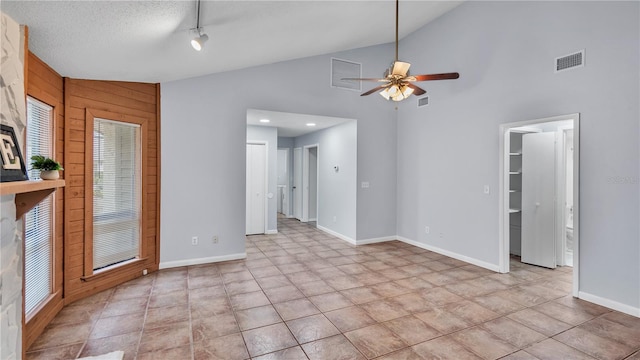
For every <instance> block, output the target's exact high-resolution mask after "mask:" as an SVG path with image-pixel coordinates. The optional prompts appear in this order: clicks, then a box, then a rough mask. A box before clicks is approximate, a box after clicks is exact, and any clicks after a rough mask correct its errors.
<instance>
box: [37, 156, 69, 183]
mask: <svg viewBox="0 0 640 360" xmlns="http://www.w3.org/2000/svg"><path fill="white" fill-rule="evenodd" d="M31 167H32V168H33V169H36V170H40V178H41V179H42V180H56V179H58V178H60V172H59V171H58V170H64V169H63V168H62V165H60V163H59V162H57V161H55V160H53V159H51V158H48V157H44V156H42V155H34V156H32V157H31Z"/></svg>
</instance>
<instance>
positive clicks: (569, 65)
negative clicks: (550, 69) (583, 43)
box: [555, 50, 584, 72]
mask: <svg viewBox="0 0 640 360" xmlns="http://www.w3.org/2000/svg"><path fill="white" fill-rule="evenodd" d="M583 66H584V50H580V51H578V52H575V53H573V54H569V55H565V56H561V57H558V58H556V60H555V72H560V71H565V70H569V69H575V68H579V67H583Z"/></svg>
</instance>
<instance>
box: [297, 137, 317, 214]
mask: <svg viewBox="0 0 640 360" xmlns="http://www.w3.org/2000/svg"><path fill="white" fill-rule="evenodd" d="M302 154H303V155H302V220H301V221H302V222H309V221H316V220H317V218H318V170H319V169H318V144H313V145H307V146H305V147H304V148H303V153H302Z"/></svg>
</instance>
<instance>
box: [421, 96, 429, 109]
mask: <svg viewBox="0 0 640 360" xmlns="http://www.w3.org/2000/svg"><path fill="white" fill-rule="evenodd" d="M427 105H429V97H428V96H423V97H421V98H419V99H418V107H423V106H427Z"/></svg>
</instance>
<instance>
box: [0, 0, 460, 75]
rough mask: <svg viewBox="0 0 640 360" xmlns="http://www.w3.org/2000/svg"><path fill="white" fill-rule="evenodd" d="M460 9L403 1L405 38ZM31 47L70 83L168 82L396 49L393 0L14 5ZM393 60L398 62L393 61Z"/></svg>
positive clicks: (10, 7)
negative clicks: (201, 41)
mask: <svg viewBox="0 0 640 360" xmlns="http://www.w3.org/2000/svg"><path fill="white" fill-rule="evenodd" d="M458 4H460V2H459V1H401V2H400V36H401V37H402V36H404V35H406V34H409V33H411V32H413V31H415V30H417V29H418V28H420V27H421V26H423V25H424V24H426V23H427V22H429V21H431V20H433V19H434V18H436V17H438V16H440V15H442V14H443V13H445V12H446V11H448V10H450V9H452V8H453V7H455V6H457V5H458ZM0 9H1V10H2V12H4V13H6V14H8V15H9V16H11V17H12V18H13V19H14V20H16V21H17V22H19V23H20V24H26V25H28V26H29V47H30V49H31V50H32V51H33V52H34V53H35V54H36V55H38V56H39V57H40V58H41V59H42V60H44V61H45V62H46V63H47V64H49V65H50V66H51V67H52V68H54V69H55V70H56V71H58V72H59V73H60V74H61V75H63V76H68V77H73V78H82V79H101V80H123V81H142V82H164V81H170V80H176V79H183V78H189V77H195V76H200V75H205V74H211V73H216V72H222V71H228V70H234V69H241V68H246V67H250V66H255V65H262V64H269V63H274V62H278V61H284V60H290V59H296V58H302V57H307V56H313V55H320V54H327V53H332V52H336V51H342V50H349V49H355V48H359V47H364V46H371V45H377V44H383V43H388V42H392V41H393V39H394V26H395V25H394V24H395V23H394V18H395V14H394V11H395V5H394V2H393V1H389V0H377V1H324V0H318V1H202V5H201V9H202V15H201V19H200V22H201V26H203V27H204V32H205V33H207V34H208V36H209V41H208V42H207V43H206V44H205V47H204V49H203V50H202V51H201V52H197V51H195V50H193V49H192V48H191V46H190V44H189V40H190V39H191V38H192V37H193V36H194V34H193V33H192V32H190V30H189V29H191V28H194V27H195V23H196V2H195V1H7V0H3V1H2V2H1V3H0ZM390 60H391V59H390Z"/></svg>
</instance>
